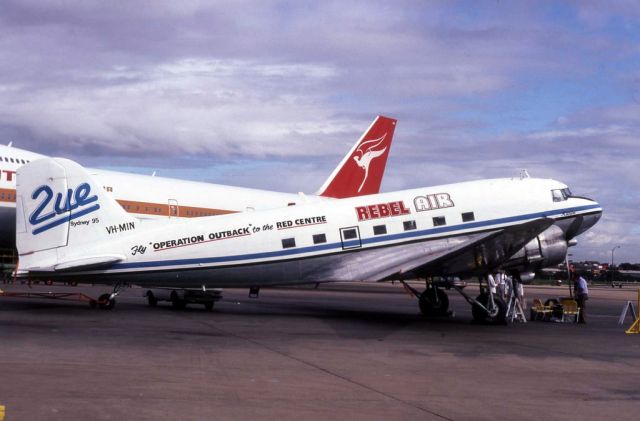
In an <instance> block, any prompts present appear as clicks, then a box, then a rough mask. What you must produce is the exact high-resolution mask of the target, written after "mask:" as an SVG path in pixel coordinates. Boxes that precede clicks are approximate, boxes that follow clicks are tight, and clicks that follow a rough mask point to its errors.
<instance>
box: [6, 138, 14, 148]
mask: <svg viewBox="0 0 640 421" xmlns="http://www.w3.org/2000/svg"><path fill="white" fill-rule="evenodd" d="M12 146H13V140H12V141H11V142H9V143H7V147H9V148H10V147H12Z"/></svg>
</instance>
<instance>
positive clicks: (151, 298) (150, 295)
mask: <svg viewBox="0 0 640 421" xmlns="http://www.w3.org/2000/svg"><path fill="white" fill-rule="evenodd" d="M147 304H149V307H155V306H157V305H158V299H157V298H156V296H155V295H153V292H151V291H147Z"/></svg>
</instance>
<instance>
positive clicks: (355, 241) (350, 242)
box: [340, 227, 362, 250]
mask: <svg viewBox="0 0 640 421" xmlns="http://www.w3.org/2000/svg"><path fill="white" fill-rule="evenodd" d="M340 240H342V250H351V249H358V248H360V247H362V241H361V240H360V229H359V228H358V227H345V228H340Z"/></svg>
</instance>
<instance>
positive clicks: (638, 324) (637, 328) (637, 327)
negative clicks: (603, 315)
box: [0, 288, 640, 421]
mask: <svg viewBox="0 0 640 421" xmlns="http://www.w3.org/2000/svg"><path fill="white" fill-rule="evenodd" d="M636 308H637V309H638V313H639V314H638V318H637V319H636V321H635V322H633V324H632V325H631V327H630V328H629V329H627V333H640V288H638V306H637V307H636ZM0 421H2V419H0Z"/></svg>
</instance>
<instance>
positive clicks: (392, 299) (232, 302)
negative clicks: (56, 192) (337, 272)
mask: <svg viewBox="0 0 640 421" xmlns="http://www.w3.org/2000/svg"><path fill="white" fill-rule="evenodd" d="M0 289H4V290H5V291H16V290H20V291H25V290H27V289H28V287H27V286H26V285H20V284H14V285H3V284H0ZM33 290H36V291H48V290H66V291H69V290H73V291H79V292H84V293H88V294H90V295H93V296H98V295H99V294H101V293H103V292H107V291H108V289H107V288H105V287H97V286H96V287H84V286H83V287H50V286H44V285H37V286H34V287H33ZM473 290H474V288H473V287H467V291H470V292H471V293H473ZM142 291H143V290H141V289H136V288H132V289H127V290H125V291H124V292H123V293H122V294H121V295H120V296H119V297H118V299H117V304H116V306H115V308H114V309H113V310H99V309H90V308H89V306H88V305H87V304H86V303H78V302H60V301H49V300H41V299H40V300H39V299H26V298H0V353H1V355H2V358H0V406H5V408H6V418H5V421H13V420H86V419H92V420H114V419H117V420H129V419H136V420H158V419H180V420H201V419H215V420H248V419H251V420H263V419H264V420H273V419H278V420H300V419H306V420H310V419H313V420H316V419H318V420H326V419H330V420H332V421H337V420H349V421H353V420H361V419H362V420H364V419H366V420H496V419H505V420H540V419H554V420H565V419H571V420H575V419H579V420H602V419H638V416H640V335H628V334H625V333H624V331H625V329H626V328H628V327H629V325H630V324H631V322H632V320H631V318H630V317H629V318H628V319H627V320H626V321H625V324H624V326H619V325H618V318H619V316H620V313H621V311H622V308H623V307H624V305H625V304H626V302H627V301H633V302H634V303H635V302H636V299H637V290H636V289H632V288H623V289H618V288H616V289H611V288H592V289H591V294H590V297H591V298H590V300H589V301H588V315H587V324H585V325H578V324H574V323H550V322H528V323H526V324H522V323H518V324H512V325H509V326H490V325H477V324H474V323H472V318H471V311H470V307H469V305H468V304H467V303H466V302H465V301H464V300H463V299H462V297H460V296H459V295H458V294H457V293H455V292H454V291H450V292H449V297H450V300H451V308H452V309H453V310H454V312H455V316H453V317H450V318H443V319H427V318H425V317H423V316H422V315H420V313H419V310H418V306H417V301H416V300H415V298H413V297H411V296H409V295H407V294H406V293H405V292H404V290H403V288H402V287H401V286H399V285H398V284H395V285H391V284H384V285H367V284H347V285H328V286H321V287H320V288H319V289H317V290H308V289H263V290H262V291H261V293H260V298H258V299H252V298H249V297H248V291H247V290H225V291H224V298H223V300H222V301H220V302H218V303H216V307H215V309H214V311H213V312H207V311H205V310H204V307H203V306H189V307H187V309H186V310H173V309H172V308H171V307H170V305H169V304H168V303H164V304H159V306H158V307H156V308H149V307H147V306H146V301H145V300H144V298H142ZM526 295H527V299H528V301H529V302H531V299H532V298H534V297H540V298H543V299H546V298H548V297H557V296H566V295H568V290H567V288H566V287H533V286H527V287H526ZM634 305H635V304H634Z"/></svg>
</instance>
